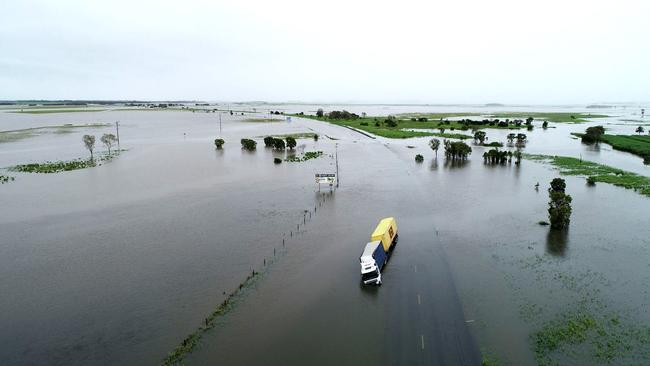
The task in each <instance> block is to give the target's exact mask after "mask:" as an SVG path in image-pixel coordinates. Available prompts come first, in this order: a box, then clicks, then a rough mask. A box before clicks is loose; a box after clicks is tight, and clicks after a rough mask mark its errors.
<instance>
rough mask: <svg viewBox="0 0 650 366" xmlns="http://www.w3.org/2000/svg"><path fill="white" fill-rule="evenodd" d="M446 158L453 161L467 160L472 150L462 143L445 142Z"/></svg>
mask: <svg viewBox="0 0 650 366" xmlns="http://www.w3.org/2000/svg"><path fill="white" fill-rule="evenodd" d="M444 145H445V157H446V158H447V159H451V160H456V159H460V160H465V159H467V157H468V156H469V155H470V154H471V153H472V148H471V147H470V146H469V145H467V144H466V143H464V142H462V141H456V142H451V141H449V140H444Z"/></svg>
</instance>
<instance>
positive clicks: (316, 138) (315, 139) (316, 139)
mask: <svg viewBox="0 0 650 366" xmlns="http://www.w3.org/2000/svg"><path fill="white" fill-rule="evenodd" d="M314 141H318V134H317V133H315V134H314Z"/></svg>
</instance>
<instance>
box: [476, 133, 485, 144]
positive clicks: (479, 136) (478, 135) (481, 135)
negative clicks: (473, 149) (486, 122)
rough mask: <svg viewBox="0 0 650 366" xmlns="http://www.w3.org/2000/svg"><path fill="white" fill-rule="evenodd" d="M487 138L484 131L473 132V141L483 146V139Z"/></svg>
mask: <svg viewBox="0 0 650 366" xmlns="http://www.w3.org/2000/svg"><path fill="white" fill-rule="evenodd" d="M486 137H487V134H486V133H485V131H480V130H479V131H476V132H474V141H475V142H478V143H480V144H481V145H483V142H485V138H486Z"/></svg>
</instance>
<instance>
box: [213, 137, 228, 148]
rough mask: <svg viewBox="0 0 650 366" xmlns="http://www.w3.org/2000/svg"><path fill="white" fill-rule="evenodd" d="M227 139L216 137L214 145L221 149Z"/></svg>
mask: <svg viewBox="0 0 650 366" xmlns="http://www.w3.org/2000/svg"><path fill="white" fill-rule="evenodd" d="M225 143H226V141H224V140H223V139H214V146H216V147H217V149H221V148H222V147H223V144H225Z"/></svg>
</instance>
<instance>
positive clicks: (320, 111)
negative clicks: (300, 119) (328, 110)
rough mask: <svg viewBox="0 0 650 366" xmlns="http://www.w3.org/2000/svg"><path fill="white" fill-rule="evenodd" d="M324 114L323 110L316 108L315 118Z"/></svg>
mask: <svg viewBox="0 0 650 366" xmlns="http://www.w3.org/2000/svg"><path fill="white" fill-rule="evenodd" d="M324 114H325V113H324V112H323V108H318V110H317V111H316V116H317V117H323V115H324Z"/></svg>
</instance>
